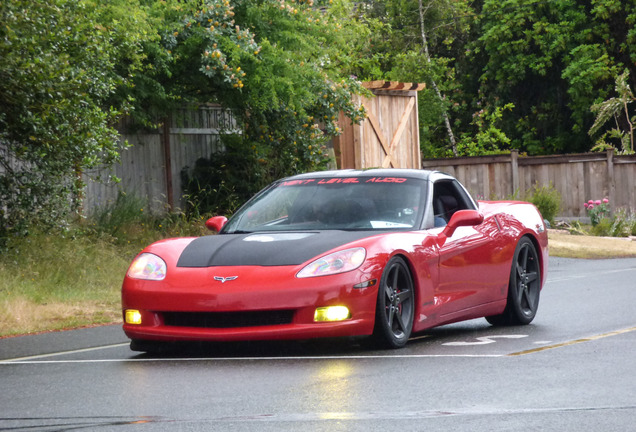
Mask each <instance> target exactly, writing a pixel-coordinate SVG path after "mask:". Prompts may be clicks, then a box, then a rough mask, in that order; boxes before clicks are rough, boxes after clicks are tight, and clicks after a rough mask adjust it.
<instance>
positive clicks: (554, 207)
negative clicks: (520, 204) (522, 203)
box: [526, 183, 561, 224]
mask: <svg viewBox="0 0 636 432" xmlns="http://www.w3.org/2000/svg"><path fill="white" fill-rule="evenodd" d="M526 201H528V202H531V203H532V204H534V205H535V206H536V207H537V208H538V209H539V212H540V213H541V216H543V218H544V219H545V220H547V221H548V222H550V223H551V224H554V218H555V217H556V216H557V215H558V214H559V212H560V211H561V194H560V193H559V191H558V190H556V189H555V188H554V186H553V185H552V183H550V184H549V185H548V186H540V185H539V183H535V185H534V186H533V187H532V189H530V190H529V191H528V192H527V193H526Z"/></svg>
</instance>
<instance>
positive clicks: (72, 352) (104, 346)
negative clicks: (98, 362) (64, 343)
mask: <svg viewBox="0 0 636 432" xmlns="http://www.w3.org/2000/svg"><path fill="white" fill-rule="evenodd" d="M128 345H130V342H126V343H119V344H114V345H102V346H98V347H92V348H82V349H77V350H71V351H59V352H54V353H48V354H38V355H34V356H28V357H16V358H12V359H6V360H0V364H4V363H12V362H23V361H29V360H35V359H41V358H46V357H56V356H61V355H67V354H78V353H85V352H91V351H99V350H102V349H108V348H119V347H123V346H128Z"/></svg>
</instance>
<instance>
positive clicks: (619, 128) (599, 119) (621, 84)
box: [589, 70, 636, 153]
mask: <svg viewBox="0 0 636 432" xmlns="http://www.w3.org/2000/svg"><path fill="white" fill-rule="evenodd" d="M628 78H629V70H625V72H623V73H622V74H621V75H620V76H618V77H617V78H616V86H615V91H616V93H618V97H613V98H610V99H608V100H606V101H604V102H601V103H598V104H595V105H592V107H591V110H592V112H594V113H596V120H595V121H594V124H593V125H592V127H591V128H590V130H589V134H590V135H595V134H597V133H598V132H599V130H600V129H601V128H602V127H603V126H604V125H605V124H606V123H607V122H609V121H610V120H614V123H615V125H616V127H614V128H612V129H610V130H608V131H606V132H605V133H604V134H603V135H601V137H600V138H599V139H598V140H597V144H596V147H600V148H603V147H607V146H609V144H607V143H606V141H605V138H607V137H609V138H614V139H616V140H618V142H619V143H620V149H621V150H622V152H625V153H633V152H634V123H636V115H634V116H631V117H630V115H629V109H628V108H629V107H628V105H629V104H630V103H632V102H634V101H636V97H635V96H634V93H633V92H632V89H631V88H630V86H629V84H628V83H627V79H628Z"/></svg>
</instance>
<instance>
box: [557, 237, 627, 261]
mask: <svg viewBox="0 0 636 432" xmlns="http://www.w3.org/2000/svg"><path fill="white" fill-rule="evenodd" d="M548 239H549V245H550V256H556V257H564V258H584V259H606V258H631V257H636V241H632V240H631V239H630V238H625V237H595V236H588V235H571V234H569V233H567V232H561V231H553V230H550V231H548Z"/></svg>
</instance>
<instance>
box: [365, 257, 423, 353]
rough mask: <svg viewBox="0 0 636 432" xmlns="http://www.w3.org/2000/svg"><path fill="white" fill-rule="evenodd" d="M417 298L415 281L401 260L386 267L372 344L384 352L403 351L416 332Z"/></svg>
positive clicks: (394, 260) (392, 261)
mask: <svg viewBox="0 0 636 432" xmlns="http://www.w3.org/2000/svg"><path fill="white" fill-rule="evenodd" d="M414 311H415V295H414V292H413V278H412V277H411V272H410V270H409V267H408V265H407V264H406V262H405V261H404V259H402V258H401V257H393V258H391V259H390V260H389V262H388V263H387V265H386V267H385V269H384V272H383V273H382V279H381V280H380V286H379V288H378V300H377V304H376V310H375V327H374V329H373V336H372V337H373V341H374V342H375V344H376V345H378V346H380V347H383V348H402V347H403V346H404V345H406V342H407V341H408V339H409V337H410V336H411V331H412V330H413V316H414Z"/></svg>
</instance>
